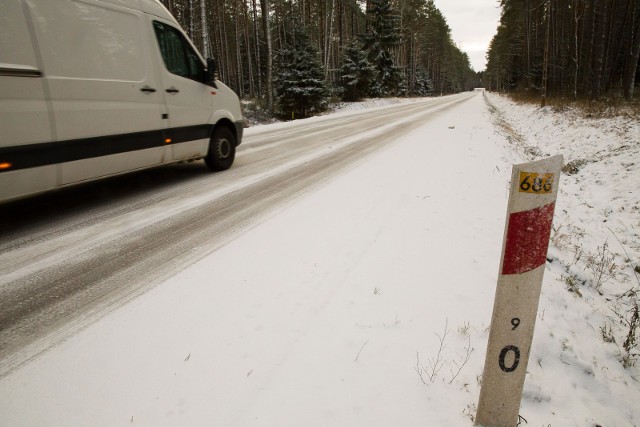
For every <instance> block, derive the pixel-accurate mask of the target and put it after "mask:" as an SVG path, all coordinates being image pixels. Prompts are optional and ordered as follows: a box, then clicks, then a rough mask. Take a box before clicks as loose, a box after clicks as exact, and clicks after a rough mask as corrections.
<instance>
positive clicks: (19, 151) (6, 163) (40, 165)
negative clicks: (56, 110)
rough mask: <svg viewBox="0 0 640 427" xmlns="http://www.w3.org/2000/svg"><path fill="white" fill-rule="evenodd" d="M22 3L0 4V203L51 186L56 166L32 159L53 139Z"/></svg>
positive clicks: (4, 1) (12, 0)
mask: <svg viewBox="0 0 640 427" xmlns="http://www.w3.org/2000/svg"><path fill="white" fill-rule="evenodd" d="M27 18H28V16H27V15H26V14H25V12H24V8H23V5H22V1H20V0H2V1H0V174H2V175H3V176H2V185H0V200H8V199H11V198H14V197H16V196H19V195H24V194H31V193H36V192H39V191H45V190H48V189H52V188H55V186H56V185H57V181H58V177H57V168H56V166H55V165H49V166H47V165H46V159H42V158H41V157H39V156H37V155H35V154H36V153H37V152H38V151H39V147H40V146H41V145H40V144H41V143H47V142H51V141H52V140H53V134H52V131H53V128H52V124H51V123H52V122H51V116H50V112H49V109H48V107H47V101H46V98H47V96H46V92H45V86H44V82H43V79H42V67H41V64H40V63H39V61H38V56H37V55H36V49H35V46H34V40H33V37H32V34H31V31H30V30H29V28H30V23H29V22H28V21H27Z"/></svg>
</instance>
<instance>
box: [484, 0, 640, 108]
mask: <svg viewBox="0 0 640 427" xmlns="http://www.w3.org/2000/svg"><path fill="white" fill-rule="evenodd" d="M500 6H501V7H502V14H501V17H500V24H499V27H498V30H497V33H496V34H495V36H494V37H493V39H492V41H491V44H490V46H489V51H488V53H487V60H488V63H487V72H486V80H487V82H488V83H489V87H490V88H491V89H494V90H501V91H515V90H517V91H523V92H531V93H533V94H539V95H542V96H543V99H544V97H545V96H546V95H547V94H550V95H556V96H563V97H568V98H573V99H576V98H580V97H585V98H586V97H589V98H592V99H595V98H599V97H602V96H605V95H607V94H611V95H617V96H624V97H625V98H628V99H630V98H632V97H633V92H634V88H635V86H637V84H638V83H639V82H640V67H638V61H639V57H640V1H638V0H624V1H617V0H616V1H611V0H606V1H605V0H563V1H559V0H545V1H533V0H501V1H500Z"/></svg>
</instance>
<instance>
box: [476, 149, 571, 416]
mask: <svg viewBox="0 0 640 427" xmlns="http://www.w3.org/2000/svg"><path fill="white" fill-rule="evenodd" d="M561 170H562V156H554V157H550V158H547V159H544V160H539V161H537V162H532V163H525V164H520V165H514V166H513V171H512V174H511V191H510V194H509V203H508V207H507V221H506V225H505V233H504V240H503V244H502V245H503V247H502V259H501V261H500V270H499V273H500V274H499V276H498V285H497V288H496V295H495V300H494V305H493V315H492V317H491V331H490V333H489V343H488V345H487V355H486V359H485V365H484V373H483V375H482V388H481V390H480V399H479V403H478V412H477V414H476V420H475V423H476V425H480V426H484V427H513V426H514V425H516V424H517V422H518V412H519V409H520V401H521V400H522V389H523V386H524V377H525V374H526V370H527V363H528V361H529V353H530V350H531V341H532V339H533V330H534V326H535V321H536V315H537V311H538V302H539V300H540V290H541V287H542V278H543V275H544V268H545V261H546V258H547V249H548V247H549V236H550V233H551V224H552V222H553V212H554V208H555V202H556V197H557V195H558V181H559V179H560V173H561Z"/></svg>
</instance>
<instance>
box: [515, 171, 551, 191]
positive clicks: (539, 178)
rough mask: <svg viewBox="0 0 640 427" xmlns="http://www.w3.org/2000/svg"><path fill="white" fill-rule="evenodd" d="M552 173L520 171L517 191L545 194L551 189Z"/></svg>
mask: <svg viewBox="0 0 640 427" xmlns="http://www.w3.org/2000/svg"><path fill="white" fill-rule="evenodd" d="M553 178H554V174H552V173H545V174H539V173H533V172H520V180H519V185H518V191H519V192H520V193H533V194H547V193H551V191H552V190H553Z"/></svg>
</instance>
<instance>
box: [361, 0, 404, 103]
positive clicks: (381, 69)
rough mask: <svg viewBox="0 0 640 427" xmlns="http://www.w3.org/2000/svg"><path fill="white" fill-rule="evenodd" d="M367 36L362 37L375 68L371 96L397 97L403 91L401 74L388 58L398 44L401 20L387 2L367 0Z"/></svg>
mask: <svg viewBox="0 0 640 427" xmlns="http://www.w3.org/2000/svg"><path fill="white" fill-rule="evenodd" d="M370 5H371V7H370V9H369V10H368V11H367V13H368V14H369V15H370V16H371V27H370V31H369V33H367V34H366V35H365V36H363V40H364V47H365V49H366V51H367V52H368V57H369V61H370V62H371V63H372V64H373V66H374V69H375V79H374V81H373V84H372V85H371V89H370V94H371V95H372V96H376V97H385V96H397V95H401V94H402V93H403V92H404V90H405V84H404V75H403V73H402V72H401V70H400V68H399V67H398V66H397V65H396V61H395V60H394V59H393V56H392V55H391V51H392V49H394V48H395V47H397V46H398V45H399V43H400V40H401V38H400V17H399V15H397V14H396V13H395V11H394V10H393V9H392V7H391V2H390V0H370Z"/></svg>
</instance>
